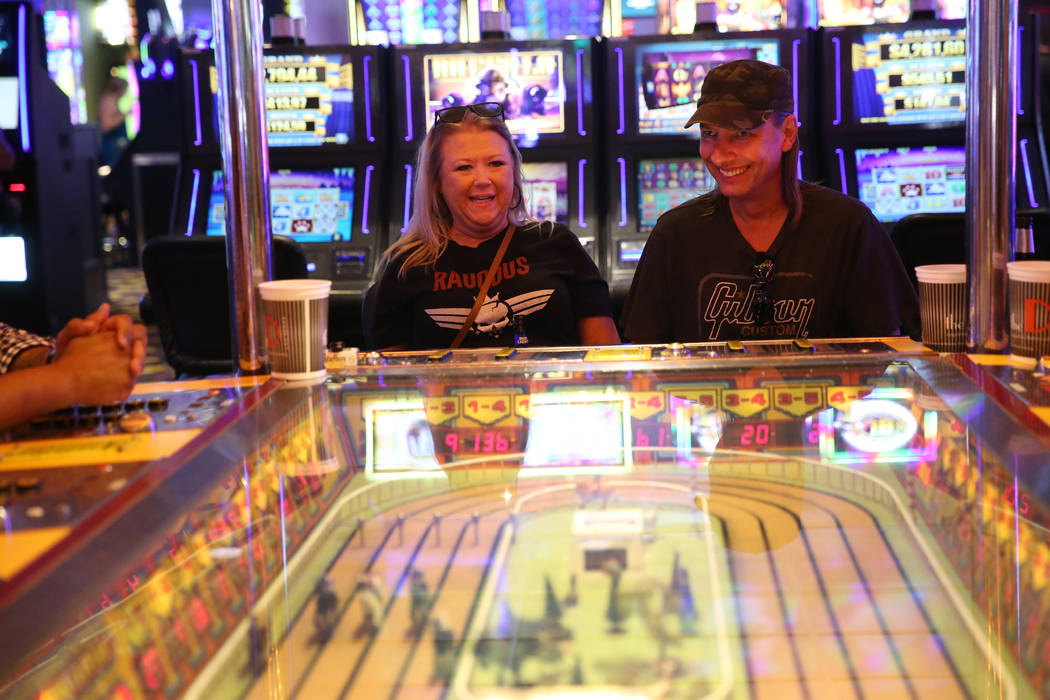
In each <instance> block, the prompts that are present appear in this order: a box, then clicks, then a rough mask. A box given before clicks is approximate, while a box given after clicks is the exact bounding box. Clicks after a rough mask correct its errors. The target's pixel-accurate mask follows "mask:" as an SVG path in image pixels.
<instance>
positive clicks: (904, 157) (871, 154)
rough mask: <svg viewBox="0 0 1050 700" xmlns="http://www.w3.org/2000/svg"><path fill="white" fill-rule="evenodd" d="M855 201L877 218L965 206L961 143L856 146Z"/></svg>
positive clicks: (950, 209) (888, 218) (964, 178)
mask: <svg viewBox="0 0 1050 700" xmlns="http://www.w3.org/2000/svg"><path fill="white" fill-rule="evenodd" d="M855 154H856V159H857V186H858V190H859V195H860V199H861V201H862V202H864V203H865V204H867V205H868V208H869V209H871V210H872V212H873V213H874V214H875V216H876V217H877V218H878V219H879V220H880V221H896V220H898V219H900V218H902V217H904V216H907V215H909V214H920V213H949V212H962V211H965V210H966V149H965V148H964V147H963V146H925V147H902V148H870V149H866V148H858V149H857V150H856V151H855Z"/></svg>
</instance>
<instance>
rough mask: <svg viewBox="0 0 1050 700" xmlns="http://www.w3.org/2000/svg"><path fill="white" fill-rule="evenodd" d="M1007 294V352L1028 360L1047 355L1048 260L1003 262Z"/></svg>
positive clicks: (1049, 343)
mask: <svg viewBox="0 0 1050 700" xmlns="http://www.w3.org/2000/svg"><path fill="white" fill-rule="evenodd" d="M1006 274H1007V277H1008V279H1009V285H1008V288H1009V294H1010V299H1009V301H1010V353H1011V355H1012V356H1014V358H1016V359H1019V360H1023V361H1027V362H1031V361H1032V360H1035V359H1038V358H1040V357H1042V356H1043V355H1050V261H1047V260H1020V261H1017V262H1010V263H1007V264H1006Z"/></svg>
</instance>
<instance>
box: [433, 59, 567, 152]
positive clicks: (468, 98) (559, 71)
mask: <svg viewBox="0 0 1050 700" xmlns="http://www.w3.org/2000/svg"><path fill="white" fill-rule="evenodd" d="M423 75H424V82H423V90H424V100H425V102H426V120H427V121H426V123H427V126H428V127H429V125H431V124H433V123H434V119H435V117H434V115H435V114H436V113H437V111H438V110H441V109H444V108H446V107H456V106H459V105H469V104H478V103H481V102H499V103H501V104H502V105H503V116H504V119H505V121H506V122H507V127H508V128H509V129H510V131H511V133H513V134H561V133H564V132H565V77H564V66H563V65H562V52H561V51H560V50H558V49H537V50H530V51H506V52H479V53H469V54H437V55H428V56H424V57H423Z"/></svg>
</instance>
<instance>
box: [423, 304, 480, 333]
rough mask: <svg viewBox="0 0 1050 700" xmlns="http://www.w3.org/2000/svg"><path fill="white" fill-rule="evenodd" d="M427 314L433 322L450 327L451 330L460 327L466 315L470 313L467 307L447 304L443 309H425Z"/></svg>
mask: <svg viewBox="0 0 1050 700" xmlns="http://www.w3.org/2000/svg"><path fill="white" fill-rule="evenodd" d="M426 312H427V316H430V318H431V319H433V321H434V323H436V324H437V325H439V326H440V327H442V328H452V329H453V330H455V329H458V328H460V327H461V326H462V325H463V322H464V321H466V320H467V315H468V314H469V313H470V309H469V308H464V307H459V306H449V307H446V308H443V309H427V310H426Z"/></svg>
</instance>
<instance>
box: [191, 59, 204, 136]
mask: <svg viewBox="0 0 1050 700" xmlns="http://www.w3.org/2000/svg"><path fill="white" fill-rule="evenodd" d="M190 71H191V72H192V73H193V126H194V128H195V129H196V132H195V134H196V136H195V138H194V139H193V145H194V146H200V145H201V144H202V143H204V137H203V135H202V131H201V86H200V83H199V82H198V80H197V59H195V58H191V59H190Z"/></svg>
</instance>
